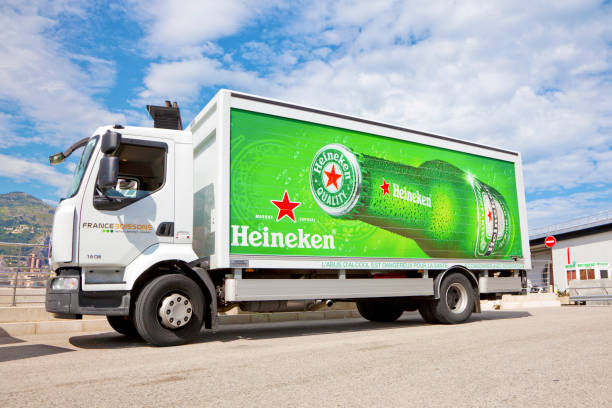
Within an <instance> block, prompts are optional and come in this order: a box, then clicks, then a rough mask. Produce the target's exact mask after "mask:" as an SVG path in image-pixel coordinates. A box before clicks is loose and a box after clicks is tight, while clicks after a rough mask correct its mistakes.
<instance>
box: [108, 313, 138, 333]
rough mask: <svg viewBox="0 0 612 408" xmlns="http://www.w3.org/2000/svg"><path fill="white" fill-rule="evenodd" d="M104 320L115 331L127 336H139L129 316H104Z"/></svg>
mask: <svg viewBox="0 0 612 408" xmlns="http://www.w3.org/2000/svg"><path fill="white" fill-rule="evenodd" d="M106 320H108V324H110V326H111V327H112V328H113V329H114V330H115V331H116V332H117V333H120V334H123V335H124V336H127V337H133V338H140V335H139V334H138V330H136V326H135V325H134V320H132V318H131V317H130V316H106Z"/></svg>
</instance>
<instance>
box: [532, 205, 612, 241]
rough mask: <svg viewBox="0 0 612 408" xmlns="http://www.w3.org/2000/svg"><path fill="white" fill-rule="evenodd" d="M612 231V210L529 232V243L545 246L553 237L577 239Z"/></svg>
mask: <svg viewBox="0 0 612 408" xmlns="http://www.w3.org/2000/svg"><path fill="white" fill-rule="evenodd" d="M607 231H612V210H608V211H603V212H600V213H597V214H594V215H590V216H588V217H582V218H577V219H574V220H570V221H566V222H563V223H560V224H553V225H547V226H545V227H539V228H534V229H532V230H530V231H529V243H530V244H531V245H532V246H533V245H539V244H542V245H543V244H544V239H545V238H546V237H547V236H549V235H553V236H554V237H555V238H556V239H558V240H559V239H568V238H576V237H581V236H585V235H591V234H596V233H599V232H607Z"/></svg>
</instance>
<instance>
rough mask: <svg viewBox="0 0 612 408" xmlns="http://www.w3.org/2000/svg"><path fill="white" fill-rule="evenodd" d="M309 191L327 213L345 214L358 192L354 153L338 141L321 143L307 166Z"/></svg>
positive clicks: (358, 168) (358, 170) (359, 179)
mask: <svg viewBox="0 0 612 408" xmlns="http://www.w3.org/2000/svg"><path fill="white" fill-rule="evenodd" d="M310 190H311V191H312V196H313V197H314V199H315V201H316V202H317V204H318V205H319V207H321V209H322V210H323V211H325V212H326V213H327V214H329V215H331V216H334V217H340V216H343V215H346V214H348V213H349V212H350V211H351V210H352V209H353V207H355V204H357V201H358V200H359V194H360V193H361V169H360V167H359V162H358V161H357V157H356V156H355V154H353V152H351V150H350V149H348V148H347V147H345V146H342V145H340V144H328V145H326V146H323V147H322V148H321V149H320V150H319V151H318V152H317V153H316V154H315V156H314V159H313V160H312V164H311V166H310Z"/></svg>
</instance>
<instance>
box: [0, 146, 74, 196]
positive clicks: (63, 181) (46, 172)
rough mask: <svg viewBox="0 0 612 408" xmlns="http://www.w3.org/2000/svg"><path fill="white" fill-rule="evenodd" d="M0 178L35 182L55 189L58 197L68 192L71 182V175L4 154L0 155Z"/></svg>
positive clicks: (45, 165) (46, 165) (29, 160)
mask: <svg viewBox="0 0 612 408" xmlns="http://www.w3.org/2000/svg"><path fill="white" fill-rule="evenodd" d="M0 176H2V177H8V178H11V179H13V180H14V181H15V182H18V183H19V182H35V183H39V184H46V185H49V186H52V187H56V188H57V193H58V196H62V195H64V194H65V193H66V192H67V191H68V189H69V188H70V183H71V181H72V175H71V174H67V173H62V172H60V171H57V170H56V169H55V168H53V167H51V166H49V165H48V164H43V163H39V162H36V161H33V160H31V159H22V158H18V157H15V156H9V155H5V154H0Z"/></svg>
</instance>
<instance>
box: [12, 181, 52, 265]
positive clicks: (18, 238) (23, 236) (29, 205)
mask: <svg viewBox="0 0 612 408" xmlns="http://www.w3.org/2000/svg"><path fill="white" fill-rule="evenodd" d="M54 211H55V208H54V207H52V206H50V205H49V204H47V203H45V202H44V201H42V200H39V199H38V198H36V197H33V196H31V195H29V194H26V193H19V192H15V193H7V194H0V242H15V243H17V242H20V243H31V244H45V243H47V242H48V240H49V235H50V234H51V226H52V225H53V213H54ZM21 250H22V252H21V253H22V254H25V253H30V252H38V248H36V247H34V248H28V247H22V249H21ZM18 253H19V248H14V247H6V246H2V245H0V254H5V255H8V254H10V255H16V254H18Z"/></svg>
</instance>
